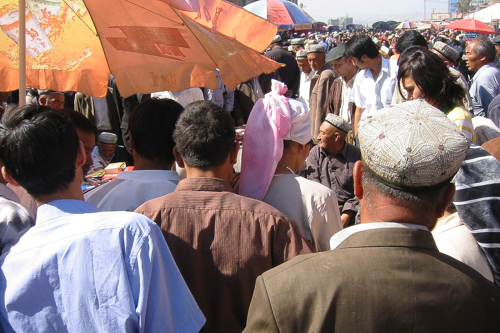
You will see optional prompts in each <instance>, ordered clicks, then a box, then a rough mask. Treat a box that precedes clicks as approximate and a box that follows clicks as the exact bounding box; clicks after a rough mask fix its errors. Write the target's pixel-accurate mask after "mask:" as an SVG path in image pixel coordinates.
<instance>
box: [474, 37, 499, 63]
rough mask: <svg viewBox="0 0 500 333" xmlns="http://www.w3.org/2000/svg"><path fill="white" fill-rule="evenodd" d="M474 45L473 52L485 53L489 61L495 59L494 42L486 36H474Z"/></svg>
mask: <svg viewBox="0 0 500 333" xmlns="http://www.w3.org/2000/svg"><path fill="white" fill-rule="evenodd" d="M474 41H475V42H476V46H475V47H474V53H476V54H477V55H478V56H481V55H483V54H484V55H486V58H487V59H488V61H489V62H493V61H495V56H496V50H495V44H493V42H492V41H491V40H490V39H489V38H488V37H486V36H481V37H477V38H474Z"/></svg>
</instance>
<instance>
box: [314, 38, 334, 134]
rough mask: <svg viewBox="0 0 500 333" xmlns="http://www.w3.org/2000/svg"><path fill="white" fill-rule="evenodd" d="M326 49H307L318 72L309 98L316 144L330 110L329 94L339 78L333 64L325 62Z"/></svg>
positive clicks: (320, 46)
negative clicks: (320, 129) (320, 128)
mask: <svg viewBox="0 0 500 333" xmlns="http://www.w3.org/2000/svg"><path fill="white" fill-rule="evenodd" d="M325 58H326V54H325V47H324V46H322V45H318V44H313V45H309V46H308V48H307V60H308V61H309V64H310V65H311V68H312V69H313V70H314V71H316V74H314V76H313V79H312V83H311V96H310V97H309V106H310V113H311V120H312V126H311V134H312V137H313V140H314V142H315V143H316V142H317V141H316V136H318V133H319V127H320V126H321V123H322V122H323V121H324V120H325V117H326V112H327V110H328V92H329V91H330V87H331V85H332V84H333V81H334V80H335V79H336V78H337V76H338V75H337V74H336V73H335V71H334V70H333V67H332V64H330V63H329V62H326V61H325Z"/></svg>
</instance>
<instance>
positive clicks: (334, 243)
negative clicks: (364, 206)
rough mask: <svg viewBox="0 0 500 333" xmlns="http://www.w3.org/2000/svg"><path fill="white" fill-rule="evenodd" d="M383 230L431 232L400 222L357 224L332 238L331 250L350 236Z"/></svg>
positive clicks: (415, 225)
mask: <svg viewBox="0 0 500 333" xmlns="http://www.w3.org/2000/svg"><path fill="white" fill-rule="evenodd" d="M382 228H413V229H420V230H427V231H428V230H429V229H427V227H425V226H423V225H419V224H411V223H398V222H373V223H363V224H356V225H353V226H352V227H349V228H346V229H343V230H341V231H339V232H337V233H336V234H335V235H333V236H332V238H330V250H335V249H336V248H337V247H338V246H339V245H340V243H342V242H343V241H345V240H346V239H347V238H348V237H349V236H351V235H353V234H355V233H358V232H361V231H365V230H373V229H382Z"/></svg>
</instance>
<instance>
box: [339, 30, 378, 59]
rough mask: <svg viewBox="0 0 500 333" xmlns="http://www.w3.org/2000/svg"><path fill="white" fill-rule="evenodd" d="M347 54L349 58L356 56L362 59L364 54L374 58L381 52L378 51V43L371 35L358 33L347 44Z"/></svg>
mask: <svg viewBox="0 0 500 333" xmlns="http://www.w3.org/2000/svg"><path fill="white" fill-rule="evenodd" d="M345 55H346V56H347V57H349V58H350V57H355V58H357V59H358V60H361V57H362V56H363V55H366V56H367V57H368V58H370V59H374V58H377V57H379V56H380V53H379V52H378V47H377V45H376V44H375V42H374V41H373V40H372V39H371V38H370V37H369V36H367V35H356V36H353V37H352V38H351V39H350V40H349V41H348V42H347V43H346V44H345Z"/></svg>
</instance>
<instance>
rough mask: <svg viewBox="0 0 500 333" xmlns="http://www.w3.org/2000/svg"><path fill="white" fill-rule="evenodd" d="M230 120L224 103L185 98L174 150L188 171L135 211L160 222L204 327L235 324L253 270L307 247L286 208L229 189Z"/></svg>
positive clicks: (223, 328)
mask: <svg viewBox="0 0 500 333" xmlns="http://www.w3.org/2000/svg"><path fill="white" fill-rule="evenodd" d="M234 139H235V131H234V122H233V120H232V118H231V116H230V115H229V113H227V112H226V111H224V109H223V108H221V107H219V106H217V105H215V104H212V103H209V102H206V101H199V102H195V103H191V104H189V105H188V106H187V107H186V109H185V110H184V112H183V113H182V114H181V116H180V118H179V120H178V122H177V125H176V129H175V132H174V141H175V142H176V147H175V148H174V155H175V157H176V161H177V163H178V164H179V165H180V166H181V167H185V168H186V173H187V178H186V179H184V180H182V181H181V182H180V183H179V185H178V186H177V188H176V190H175V191H174V192H173V193H171V194H168V195H166V196H163V197H160V198H156V199H153V200H150V201H148V202H146V203H145V204H143V205H142V206H140V207H139V208H137V210H136V212H139V213H142V214H144V215H146V216H148V217H150V218H151V219H152V220H153V221H155V222H156V223H158V224H159V225H160V227H161V229H162V231H163V235H164V236H165V239H166V241H167V243H168V246H169V248H170V251H171V252H172V255H173V257H174V259H175V261H176V263H177V265H178V267H179V270H180V271H181V273H182V275H183V277H184V279H185V281H186V283H187V285H188V287H189V289H190V290H191V293H192V294H193V296H194V298H195V299H196V301H197V303H198V305H199V306H200V308H201V310H202V311H203V313H204V315H205V317H206V318H207V323H206V324H205V326H204V328H203V329H202V331H203V332H241V331H242V330H243V328H244V327H245V323H246V315H247V312H248V308H249V305H250V300H251V298H252V293H253V289H254V286H255V281H256V278H257V276H258V275H260V274H262V273H263V272H265V271H267V270H269V269H271V268H272V267H275V266H277V265H279V264H281V263H283V262H285V261H287V260H289V259H291V258H292V257H294V256H296V255H298V254H302V253H310V252H313V250H312V248H311V247H310V246H309V244H308V243H307V241H305V240H304V239H303V238H302V237H301V236H300V234H299V233H298V232H297V231H296V230H295V229H294V228H293V226H292V225H291V223H290V221H289V220H288V219H287V218H286V216H285V215H283V214H282V213H280V212H279V211H278V210H276V209H275V208H273V207H271V206H269V205H267V204H265V203H263V202H261V201H257V200H253V199H249V198H246V197H242V196H239V195H236V194H234V193H232V189H231V186H230V185H229V183H228V182H227V181H228V180H229V178H230V177H231V175H232V171H233V164H234V163H235V162H236V157H237V152H238V143H235V141H234Z"/></svg>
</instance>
